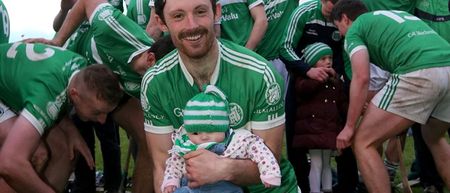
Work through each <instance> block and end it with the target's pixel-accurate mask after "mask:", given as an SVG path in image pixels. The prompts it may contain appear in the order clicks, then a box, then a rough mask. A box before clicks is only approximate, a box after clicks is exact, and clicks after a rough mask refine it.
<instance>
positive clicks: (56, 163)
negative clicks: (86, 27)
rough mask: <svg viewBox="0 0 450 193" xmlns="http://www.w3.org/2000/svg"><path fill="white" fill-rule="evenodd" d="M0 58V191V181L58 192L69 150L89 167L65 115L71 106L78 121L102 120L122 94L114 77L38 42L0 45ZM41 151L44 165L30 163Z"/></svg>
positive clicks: (65, 175) (14, 186) (6, 189)
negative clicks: (76, 152) (80, 157)
mask: <svg viewBox="0 0 450 193" xmlns="http://www.w3.org/2000/svg"><path fill="white" fill-rule="evenodd" d="M0 61H1V62H0V90H1V92H0V192H2V193H6V192H10V191H11V189H10V188H9V187H8V186H5V184H4V182H6V183H7V184H8V185H9V186H10V187H11V188H12V189H13V190H14V191H13V192H24V193H25V192H42V193H44V192H45V193H49V192H50V193H53V192H62V190H63V188H64V185H65V184H66V182H67V179H68V177H69V174H70V171H71V168H72V166H73V162H72V161H73V151H74V150H77V151H79V152H80V153H81V154H82V155H83V156H84V157H85V159H86V161H87V162H88V165H89V166H91V167H93V165H94V163H93V159H92V157H91V155H90V153H89V149H88V147H87V146H86V144H85V143H84V141H83V139H82V138H81V136H80V134H79V133H78V131H77V130H76V128H74V127H70V126H69V124H68V122H70V120H69V118H68V116H67V115H68V113H69V111H70V109H71V107H72V106H73V109H74V110H75V112H76V113H77V114H78V116H79V117H80V118H81V119H83V120H89V121H96V122H100V123H102V122H105V119H106V115H107V114H108V113H109V112H111V111H113V110H114V109H115V108H116V107H117V104H118V103H119V101H120V99H121V98H122V91H121V88H120V86H119V82H118V79H117V76H116V75H115V74H114V73H113V72H112V71H111V70H110V69H108V68H107V67H106V66H104V65H99V64H97V65H92V66H89V67H86V65H87V62H86V60H85V59H84V58H83V57H81V56H80V55H78V54H75V53H73V52H70V51H66V50H63V49H61V48H57V47H53V46H47V45H42V44H26V43H23V42H16V43H13V44H2V45H0ZM46 147H47V148H48V149H47V148H46ZM73 148H74V149H73ZM46 151H48V154H49V159H48V161H47V162H46V163H45V164H46V166H42V164H43V163H41V165H36V161H38V162H40V161H39V160H36V159H38V158H39V155H37V154H41V153H42V152H44V154H45V152H46ZM37 152H39V153H37ZM36 156H37V157H36ZM40 159H41V158H40ZM41 161H42V160H41ZM42 162H45V161H42ZM2 180H4V181H2Z"/></svg>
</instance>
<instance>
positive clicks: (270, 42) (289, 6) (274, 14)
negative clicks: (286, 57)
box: [255, 0, 298, 60]
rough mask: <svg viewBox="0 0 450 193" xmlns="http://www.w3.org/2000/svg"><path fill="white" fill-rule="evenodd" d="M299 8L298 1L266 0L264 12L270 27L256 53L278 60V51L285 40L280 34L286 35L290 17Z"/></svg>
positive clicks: (268, 58)
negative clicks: (285, 31)
mask: <svg viewBox="0 0 450 193" xmlns="http://www.w3.org/2000/svg"><path fill="white" fill-rule="evenodd" d="M297 6H298V1H296V0H264V10H265V12H266V16H267V21H268V23H269V26H268V27H267V31H266V35H264V38H263V39H262V40H261V42H260V43H259V44H258V46H257V47H256V49H255V51H256V53H258V54H260V55H261V56H263V57H264V58H265V59H267V60H273V59H276V58H278V56H279V53H278V49H279V47H280V46H281V43H282V38H283V37H282V36H281V35H280V34H283V33H284V30H285V28H286V26H288V24H289V17H290V15H291V13H292V11H294V9H295V8H296V7H297Z"/></svg>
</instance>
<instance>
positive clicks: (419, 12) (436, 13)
mask: <svg viewBox="0 0 450 193" xmlns="http://www.w3.org/2000/svg"><path fill="white" fill-rule="evenodd" d="M449 6H450V4H449V2H448V1H443V0H417V4H416V10H415V13H414V14H415V15H416V16H417V17H418V18H420V19H422V20H423V21H424V22H425V23H427V24H428V25H429V26H430V27H431V28H432V29H434V30H435V31H436V32H437V33H438V34H439V35H441V36H442V37H443V38H444V39H445V40H447V42H450V33H449V32H450V7H449Z"/></svg>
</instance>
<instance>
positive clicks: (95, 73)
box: [79, 64, 123, 106]
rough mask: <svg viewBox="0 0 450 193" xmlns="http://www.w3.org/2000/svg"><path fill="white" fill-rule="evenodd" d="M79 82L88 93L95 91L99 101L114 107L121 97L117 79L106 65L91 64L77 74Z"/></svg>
mask: <svg viewBox="0 0 450 193" xmlns="http://www.w3.org/2000/svg"><path fill="white" fill-rule="evenodd" d="M79 78H80V81H81V82H82V83H83V84H84V85H85V87H86V88H87V89H88V90H89V91H95V92H96V97H97V99H99V100H102V101H105V102H106V103H108V104H109V105H113V106H116V105H117V104H118V103H119V101H120V99H122V97H123V91H122V89H121V88H120V85H119V79H118V77H117V75H116V74H114V73H113V72H112V70H111V69H109V68H108V67H107V66H106V65H103V64H93V65H90V66H88V67H86V68H83V69H82V70H81V71H80V72H79Z"/></svg>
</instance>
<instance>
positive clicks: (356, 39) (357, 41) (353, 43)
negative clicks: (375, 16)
mask: <svg viewBox="0 0 450 193" xmlns="http://www.w3.org/2000/svg"><path fill="white" fill-rule="evenodd" d="M360 26H361V25H359V23H358V22H357V21H355V22H354V23H353V24H352V26H351V27H350V28H349V29H348V31H347V34H345V42H344V48H345V51H346V52H347V54H348V56H349V58H350V59H351V58H352V55H353V54H354V53H356V52H357V51H359V50H363V49H367V47H366V45H365V43H364V39H363V38H364V36H363V35H362V32H363V31H362V30H363V29H364V28H361V27H360Z"/></svg>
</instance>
